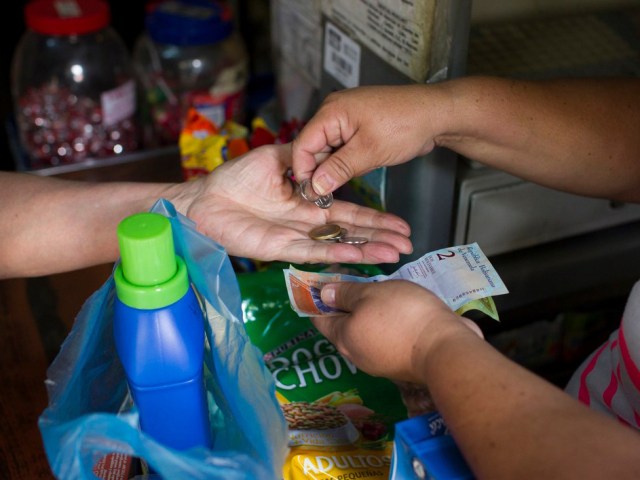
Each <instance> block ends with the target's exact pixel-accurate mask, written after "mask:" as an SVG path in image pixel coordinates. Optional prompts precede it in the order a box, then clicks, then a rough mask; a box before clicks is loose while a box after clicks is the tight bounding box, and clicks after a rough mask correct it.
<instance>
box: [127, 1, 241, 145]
mask: <svg viewBox="0 0 640 480" xmlns="http://www.w3.org/2000/svg"><path fill="white" fill-rule="evenodd" d="M145 25H146V30H145V32H144V34H143V35H141V36H140V38H139V39H138V41H137V42H136V45H135V47H134V52H133V59H134V65H135V69H136V74H137V76H138V78H139V81H140V84H141V86H142V88H143V98H142V109H143V117H144V120H143V123H144V141H145V144H148V145H149V146H155V145H158V144H159V145H163V144H175V143H176V142H177V140H178V136H179V134H180V130H181V128H182V126H183V125H184V121H185V118H186V116H187V112H188V111H189V109H190V108H195V109H196V110H197V111H198V112H199V113H200V114H202V115H204V116H205V117H207V118H208V119H209V120H210V121H211V122H212V123H213V124H214V125H216V126H217V127H218V128H220V127H222V125H223V124H224V123H225V121H228V120H232V121H234V122H237V123H240V124H242V123H243V122H244V120H245V111H244V110H245V97H246V85H247V81H248V69H249V67H248V55H247V52H246V48H245V45H244V42H243V40H242V37H241V36H240V35H239V33H238V32H236V31H235V28H234V20H233V16H232V11H231V8H230V7H229V5H228V4H226V3H225V2H218V1H214V0H168V1H163V2H156V3H154V4H152V5H151V6H150V7H149V9H148V13H147V16H146V20H145Z"/></svg>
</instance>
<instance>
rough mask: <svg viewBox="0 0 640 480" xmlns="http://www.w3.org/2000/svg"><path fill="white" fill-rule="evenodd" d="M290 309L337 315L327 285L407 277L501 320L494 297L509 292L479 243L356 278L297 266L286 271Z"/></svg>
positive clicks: (456, 305) (461, 307)
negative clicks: (326, 298)
mask: <svg viewBox="0 0 640 480" xmlns="http://www.w3.org/2000/svg"><path fill="white" fill-rule="evenodd" d="M284 276H285V282H286V285H287V291H288V293H289V300H290V302H291V308H293V309H294V310H295V311H296V312H297V313H298V315H300V316H301V317H308V316H319V315H336V314H338V313H341V310H340V309H339V308H336V307H335V306H330V305H327V304H326V303H324V302H323V301H322V298H321V296H320V291H321V290H322V287H323V286H324V285H327V284H329V283H336V282H364V283H377V282H385V281H387V280H408V281H410V282H412V283H416V284H418V285H420V286H421V287H423V288H425V289H427V290H430V291H431V292H433V293H434V294H435V295H437V296H438V297H439V298H440V299H441V300H443V301H444V302H445V303H446V304H447V305H448V306H449V307H450V308H451V309H452V310H455V311H457V312H458V313H462V312H464V311H466V310H469V309H470V308H476V309H479V310H482V311H483V312H484V313H486V314H487V315H489V316H492V317H493V318H495V319H496V320H497V319H498V316H497V312H496V310H495V305H494V304H493V301H492V299H491V297H492V296H495V295H502V294H505V293H508V290H507V288H506V287H505V285H504V283H503V282H502V279H501V278H500V276H499V275H498V273H497V272H496V271H495V269H494V268H493V266H492V265H491V263H490V262H489V259H488V258H487V257H486V256H485V254H484V253H483V252H482V250H481V249H480V247H479V246H478V244H477V243H472V244H470V245H461V246H457V247H450V248H443V249H440V250H436V251H434V252H430V253H427V254H425V255H424V256H422V257H421V258H420V259H418V260H416V261H414V262H411V263H408V264H406V265H404V266H403V267H401V268H400V269H399V270H397V271H396V272H394V273H392V274H391V275H376V276H374V277H368V278H365V277H356V276H352V275H343V274H339V273H318V272H305V271H302V270H299V269H296V268H294V267H290V268H288V269H285V270H284Z"/></svg>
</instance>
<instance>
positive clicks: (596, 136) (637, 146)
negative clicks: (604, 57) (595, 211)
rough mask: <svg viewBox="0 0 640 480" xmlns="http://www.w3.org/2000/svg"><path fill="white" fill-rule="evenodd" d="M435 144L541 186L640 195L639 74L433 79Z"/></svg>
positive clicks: (632, 198)
mask: <svg viewBox="0 0 640 480" xmlns="http://www.w3.org/2000/svg"><path fill="white" fill-rule="evenodd" d="M437 88H439V89H442V90H443V91H445V92H446V93H447V96H448V98H449V101H447V102H446V104H445V108H440V109H438V108H436V111H437V112H438V114H439V115H441V117H440V125H439V127H438V133H437V136H436V144H438V145H440V146H445V147H448V148H450V149H452V150H454V151H456V152H458V153H460V154H462V155H465V156H466V157H468V158H470V159H473V160H476V161H479V162H481V163H483V164H485V165H488V166H491V167H494V168H497V169H501V170H504V171H506V172H508V173H512V174H514V175H516V176H519V177H521V178H524V179H526V180H530V181H533V182H536V183H540V184H542V185H545V186H548V187H551V188H556V189H560V190H565V191H570V192H574V193H579V194H585V195H592V196H600V197H605V198H611V199H617V200H622V201H640V190H639V189H638V188H637V185H638V184H640V161H638V158H640V135H638V131H640V108H638V106H639V105H640V81H638V80H637V79H573V80H553V81H538V82H532V81H528V82H527V81H518V80H508V79H499V78H483V77H466V78H462V79H458V80H454V81H451V82H448V83H444V84H442V85H439V86H437Z"/></svg>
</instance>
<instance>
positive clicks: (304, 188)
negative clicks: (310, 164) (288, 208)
mask: <svg viewBox="0 0 640 480" xmlns="http://www.w3.org/2000/svg"><path fill="white" fill-rule="evenodd" d="M300 195H302V198H304V199H305V200H307V201H309V202H313V203H315V204H316V205H317V206H318V207H320V208H329V207H330V206H331V205H333V194H331V193H328V194H327V195H322V196H320V195H318V194H317V193H316V192H315V191H314V190H313V187H312V186H311V180H309V179H307V180H303V181H302V183H301V184H300Z"/></svg>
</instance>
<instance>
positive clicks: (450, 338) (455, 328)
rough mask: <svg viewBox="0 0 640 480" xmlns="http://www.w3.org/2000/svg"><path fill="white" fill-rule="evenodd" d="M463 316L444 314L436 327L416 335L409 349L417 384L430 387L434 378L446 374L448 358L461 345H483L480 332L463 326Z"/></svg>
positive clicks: (466, 325) (431, 326)
mask: <svg viewBox="0 0 640 480" xmlns="http://www.w3.org/2000/svg"><path fill="white" fill-rule="evenodd" d="M465 320H466V319H464V318H463V317H460V316H459V315H458V314H456V313H454V312H450V314H448V315H446V316H445V315H443V316H442V317H441V318H440V322H439V324H438V325H437V326H436V325H430V326H429V328H425V329H423V331H422V332H421V333H420V334H419V336H418V338H417V340H416V342H415V343H414V345H413V350H412V366H413V373H414V376H415V377H416V379H417V380H416V381H418V382H419V383H423V384H425V385H429V383H430V382H431V381H432V379H433V375H437V374H442V373H443V372H445V371H446V368H443V365H447V363H448V361H449V360H448V359H449V358H451V355H452V354H454V355H455V353H452V352H459V351H460V346H461V345H470V344H471V343H476V342H481V343H484V339H483V337H482V332H481V331H480V330H479V328H477V326H475V324H473V326H474V327H476V328H472V326H471V325H468V324H466V323H465Z"/></svg>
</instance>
